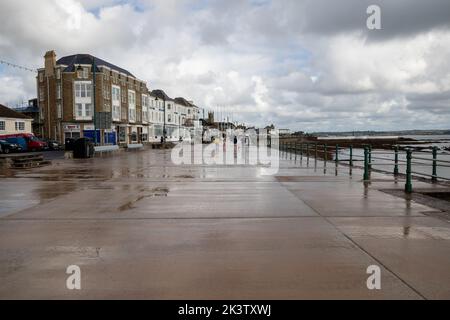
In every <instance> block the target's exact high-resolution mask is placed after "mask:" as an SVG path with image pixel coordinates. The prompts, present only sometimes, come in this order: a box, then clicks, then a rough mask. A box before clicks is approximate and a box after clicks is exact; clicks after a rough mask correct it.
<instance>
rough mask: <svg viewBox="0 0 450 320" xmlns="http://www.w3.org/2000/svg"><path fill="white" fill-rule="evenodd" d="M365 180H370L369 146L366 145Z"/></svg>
mask: <svg viewBox="0 0 450 320" xmlns="http://www.w3.org/2000/svg"><path fill="white" fill-rule="evenodd" d="M364 181H369V148H368V147H367V146H365V147H364Z"/></svg>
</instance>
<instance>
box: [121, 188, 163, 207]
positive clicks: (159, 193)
mask: <svg viewBox="0 0 450 320" xmlns="http://www.w3.org/2000/svg"><path fill="white" fill-rule="evenodd" d="M143 191H145V193H144V194H141V195H139V196H137V197H136V199H134V200H131V201H128V202H127V203H125V204H123V205H121V206H120V207H119V208H118V210H119V211H121V212H123V211H128V210H132V209H135V208H136V207H135V204H136V203H138V202H139V201H141V200H143V199H146V198H156V197H167V195H168V193H169V189H168V188H153V189H150V190H146V189H145V188H144V189H141V192H143Z"/></svg>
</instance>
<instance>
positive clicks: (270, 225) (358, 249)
mask: <svg viewBox="0 0 450 320" xmlns="http://www.w3.org/2000/svg"><path fill="white" fill-rule="evenodd" d="M261 172H262V170H261V168H260V167H252V166H248V165H242V166H207V165H196V166H188V165H183V166H176V165H174V164H172V163H171V161H170V150H145V151H141V152H123V153H120V154H118V155H116V156H105V157H101V158H94V159H86V160H73V159H72V160H62V159H57V160H55V161H54V162H53V164H52V166H50V167H45V168H38V169H33V170H27V171H15V172H2V173H0V174H1V178H0V179H1V182H2V183H1V184H0V194H1V195H2V196H1V199H0V281H2V286H1V288H0V298H51V299H52V298H64V299H72V298H86V299H96V298H139V299H140V298H148V299H152V298H160V299H168V298H175V299H202V298H209V299H216V298H217V299H300V298H344V299H347V298H367V299H395V298H406V299H423V298H429V299H433V298H450V273H449V270H450V255H448V252H450V226H449V224H448V223H447V222H445V221H443V220H439V219H436V218H433V217H429V216H427V215H425V213H429V212H432V211H433V210H435V209H433V208H430V207H427V206H425V205H421V204H418V203H415V202H413V201H410V200H405V199H402V198H399V197H396V196H393V195H390V194H386V193H384V192H382V191H380V190H379V189H401V188H402V187H403V184H404V182H403V181H401V180H397V181H394V180H393V179H391V178H390V177H387V176H385V175H383V174H379V173H374V174H373V180H372V183H371V184H367V185H366V186H364V184H363V183H362V181H361V177H362V172H361V171H360V170H359V169H356V168H354V169H352V170H351V171H350V170H349V168H348V167H337V168H336V167H334V164H333V165H330V164H328V166H327V168H326V169H324V163H321V162H320V161H318V162H317V163H315V162H314V161H312V160H310V161H309V162H308V161H307V159H302V160H301V159H292V160H290V159H283V160H282V161H281V167H280V170H279V172H278V174H277V175H276V176H264V175H262V174H261ZM417 185H418V186H420V183H419V182H418V183H417ZM72 264H76V265H79V266H80V267H81V269H82V273H83V290H81V291H80V292H73V291H69V290H66V289H65V286H64V284H65V280H66V278H65V276H66V275H65V269H66V267H67V266H68V265H72ZM373 264H375V265H379V266H380V267H381V269H382V276H383V278H382V290H379V291H378V290H377V291H371V290H368V289H367V287H366V280H367V274H366V268H367V267H368V266H369V265H373Z"/></svg>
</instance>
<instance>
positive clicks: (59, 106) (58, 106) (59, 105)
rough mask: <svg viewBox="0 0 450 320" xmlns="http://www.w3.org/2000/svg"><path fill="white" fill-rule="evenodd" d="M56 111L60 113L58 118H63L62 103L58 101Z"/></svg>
mask: <svg viewBox="0 0 450 320" xmlns="http://www.w3.org/2000/svg"><path fill="white" fill-rule="evenodd" d="M56 113H57V114H58V119H61V118H62V109H61V103H60V102H58V103H57V104H56Z"/></svg>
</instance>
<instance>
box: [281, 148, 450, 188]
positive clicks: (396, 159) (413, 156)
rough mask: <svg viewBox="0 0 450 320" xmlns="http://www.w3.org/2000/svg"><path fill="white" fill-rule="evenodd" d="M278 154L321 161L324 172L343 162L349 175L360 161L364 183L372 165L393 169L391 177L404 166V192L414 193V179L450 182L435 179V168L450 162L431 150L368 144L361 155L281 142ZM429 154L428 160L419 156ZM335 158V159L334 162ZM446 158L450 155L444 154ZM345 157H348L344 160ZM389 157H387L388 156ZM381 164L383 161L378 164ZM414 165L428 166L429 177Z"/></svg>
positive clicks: (442, 178) (397, 173) (440, 178)
mask: <svg viewBox="0 0 450 320" xmlns="http://www.w3.org/2000/svg"><path fill="white" fill-rule="evenodd" d="M280 149H281V151H284V152H285V153H286V157H287V155H288V154H290V159H291V160H292V156H293V155H294V156H295V160H296V161H297V158H298V156H299V157H300V159H303V157H306V158H307V161H308V163H309V159H310V157H313V158H314V159H315V163H316V164H317V160H318V159H321V160H322V161H323V165H324V169H326V167H327V163H328V162H334V163H335V164H336V167H337V166H338V165H339V163H345V164H347V165H348V166H349V167H350V174H352V171H351V168H353V167H355V163H356V162H363V165H362V166H357V167H358V168H362V169H363V180H364V181H366V182H368V181H370V177H371V171H372V168H373V166H393V171H392V174H393V175H394V176H399V175H400V170H399V166H400V165H402V166H404V167H405V171H404V176H405V192H407V193H411V192H412V191H413V177H421V178H424V177H425V178H430V179H431V182H437V181H439V180H442V181H450V179H449V178H446V177H443V176H438V174H437V171H438V167H441V168H450V161H449V160H443V159H438V155H439V154H438V148H437V147H434V148H433V150H432V151H431V152H429V151H413V150H411V149H405V150H404V151H402V152H401V151H400V148H399V147H398V146H394V147H393V149H392V150H379V151H374V150H373V149H372V146H371V145H366V146H364V153H363V155H358V154H355V152H354V148H353V146H351V145H350V146H347V147H340V146H339V145H337V144H336V145H335V146H328V145H327V144H319V143H309V142H294V143H292V142H287V143H286V142H281V143H280ZM421 154H422V155H425V154H426V155H430V158H426V157H425V156H420V155H421ZM333 155H334V159H333ZM400 155H402V156H404V158H405V160H403V159H400ZM446 155H449V154H446ZM345 156H348V158H345ZM388 156H390V157H388ZM379 161H384V162H379ZM414 166H421V167H430V174H428V173H425V172H418V171H414ZM379 171H382V172H389V171H387V170H379Z"/></svg>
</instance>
